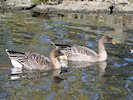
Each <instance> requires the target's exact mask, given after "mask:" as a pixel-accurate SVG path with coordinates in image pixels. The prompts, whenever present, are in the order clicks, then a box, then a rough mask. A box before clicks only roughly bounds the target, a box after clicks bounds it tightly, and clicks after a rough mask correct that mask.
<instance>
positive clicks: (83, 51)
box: [60, 46, 98, 61]
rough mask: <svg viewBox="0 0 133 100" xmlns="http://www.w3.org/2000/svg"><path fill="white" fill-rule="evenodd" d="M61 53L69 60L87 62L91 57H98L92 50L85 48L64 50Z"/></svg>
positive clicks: (76, 47) (77, 47)
mask: <svg viewBox="0 0 133 100" xmlns="http://www.w3.org/2000/svg"><path fill="white" fill-rule="evenodd" d="M60 52H61V53H63V54H64V55H66V56H67V59H68V60H74V59H76V60H78V59H79V60H83V61H84V60H85V59H86V60H87V59H88V58H90V57H95V56H98V54H97V53H96V52H95V51H93V50H92V49H90V48H87V47H83V46H73V47H67V48H62V49H61V50H60Z"/></svg>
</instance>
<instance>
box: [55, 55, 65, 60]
mask: <svg viewBox="0 0 133 100" xmlns="http://www.w3.org/2000/svg"><path fill="white" fill-rule="evenodd" d="M56 58H57V59H60V60H67V57H66V56H58V57H56Z"/></svg>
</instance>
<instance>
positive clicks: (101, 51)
mask: <svg viewBox="0 0 133 100" xmlns="http://www.w3.org/2000/svg"><path fill="white" fill-rule="evenodd" d="M111 42H112V38H110V37H109V36H102V37H101V38H100V40H99V42H98V53H96V52H95V51H93V50H92V49H90V48H87V47H84V46H71V47H70V46H68V47H67V45H59V44H56V46H58V47H61V48H60V50H59V51H60V52H61V53H62V54H63V55H60V56H59V59H60V60H67V61H87V62H101V61H106V60H107V52H106V50H105V47H104V44H105V43H111ZM112 43H113V44H114V42H112Z"/></svg>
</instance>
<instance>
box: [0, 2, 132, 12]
mask: <svg viewBox="0 0 133 100" xmlns="http://www.w3.org/2000/svg"><path fill="white" fill-rule="evenodd" d="M18 1H19V0H18ZM24 1H25V3H19V4H17V3H16V4H14V3H13V2H11V0H9V1H8V2H5V3H3V4H2V3H1V6H0V8H1V9H2V11H5V12H17V11H24V10H29V11H31V13H45V12H48V13H52V12H54V13H55V12H60V13H61V12H64V13H65V12H67V13H69V12H70V13H72V12H74V13H109V14H112V13H130V14H133V3H119V4H114V3H111V2H96V1H63V2H62V3H60V4H52V5H48V4H34V3H33V2H29V0H28V2H26V1H27V0H24ZM1 9H0V10H1Z"/></svg>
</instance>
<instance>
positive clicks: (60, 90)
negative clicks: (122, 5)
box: [0, 13, 133, 100]
mask: <svg viewBox="0 0 133 100" xmlns="http://www.w3.org/2000/svg"><path fill="white" fill-rule="evenodd" d="M103 35H109V36H110V37H113V38H114V41H115V42H116V45H113V44H106V50H107V52H108V60H107V62H103V63H97V64H93V65H89V64H88V63H82V64H78V63H76V64H77V65H75V66H76V67H80V66H82V68H73V65H71V64H69V65H68V67H69V68H66V69H63V70H51V71H49V72H44V71H26V70H23V71H20V70H15V69H13V68H12V65H11V63H10V61H9V58H8V56H7V54H6V52H5V49H6V48H8V49H10V50H17V51H22V52H26V51H32V52H37V53H40V54H43V55H45V56H48V54H49V51H50V49H51V47H52V45H51V42H52V41H53V42H55V43H58V44H68V45H82V46H86V47H89V48H91V49H93V50H95V51H97V43H98V40H99V39H100V37H101V36H103ZM130 49H133V17H132V15H108V14H106V15H105V14H75V13H69V14H63V13H62V14H48V13H46V14H44V15H43V16H41V17H38V18H37V17H31V15H30V14H27V13H17V14H12V13H5V14H0V51H1V52H0V99H1V100H11V99H12V100H30V99H31V100H66V99H67V100H117V99H120V100H132V98H133V84H132V82H133V54H130V51H129V50H130ZM73 63H74V62H73Z"/></svg>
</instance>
